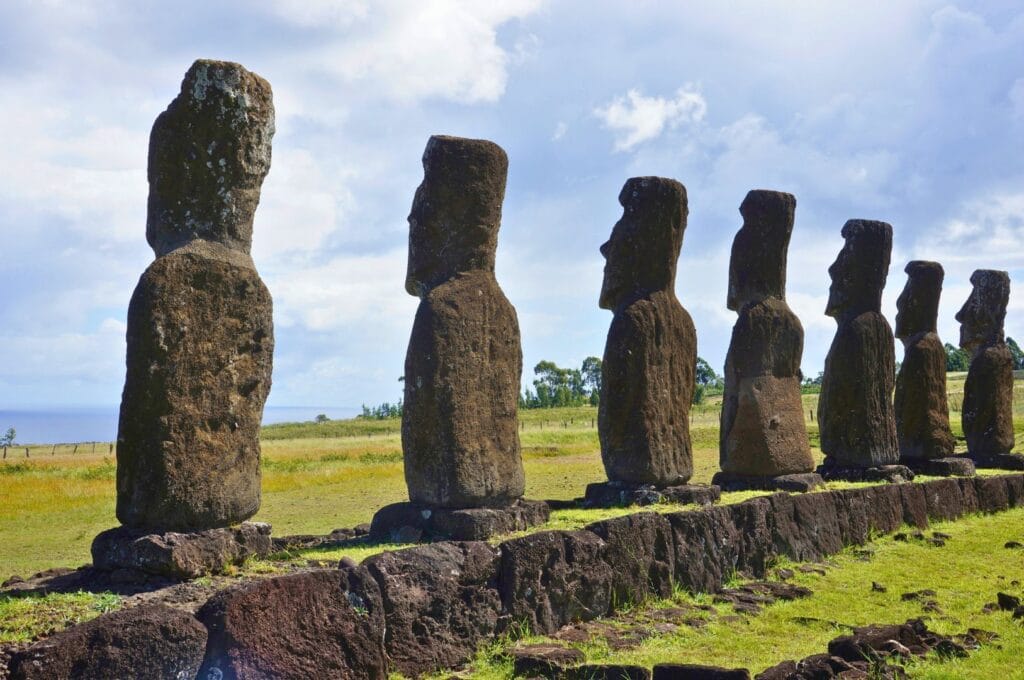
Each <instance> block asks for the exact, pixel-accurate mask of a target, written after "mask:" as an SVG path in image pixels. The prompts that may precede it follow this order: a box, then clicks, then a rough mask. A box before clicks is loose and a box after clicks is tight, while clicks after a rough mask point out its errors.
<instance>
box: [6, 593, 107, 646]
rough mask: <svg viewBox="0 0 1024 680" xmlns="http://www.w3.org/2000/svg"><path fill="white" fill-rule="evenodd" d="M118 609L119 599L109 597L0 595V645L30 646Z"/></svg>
mask: <svg viewBox="0 0 1024 680" xmlns="http://www.w3.org/2000/svg"><path fill="white" fill-rule="evenodd" d="M120 606H121V598H120V597H119V596H117V595H113V594H111V593H84V592H80V593H66V594H63V593H61V594H52V595H41V596H27V597H13V596H10V595H0V644H7V643H11V642H30V641H32V640H35V639H36V638H39V637H43V636H46V635H49V634H51V633H53V632H55V631H58V630H63V629H64V628H67V627H68V626H70V625H72V624H76V623H82V622H84V621H88V620H89V619H94V618H96V617H97V616H99V615H100V614H105V613H106V612H109V611H114V610H115V609H118V608H120Z"/></svg>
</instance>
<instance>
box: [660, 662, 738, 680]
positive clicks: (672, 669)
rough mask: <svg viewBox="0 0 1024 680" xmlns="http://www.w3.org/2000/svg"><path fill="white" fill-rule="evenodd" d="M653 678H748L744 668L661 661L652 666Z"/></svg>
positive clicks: (725, 679)
mask: <svg viewBox="0 0 1024 680" xmlns="http://www.w3.org/2000/svg"><path fill="white" fill-rule="evenodd" d="M654 680H750V671H748V670H747V669H745V668H722V667H720V666H702V665H699V664H673V663H663V664H658V665H657V666H655V667H654Z"/></svg>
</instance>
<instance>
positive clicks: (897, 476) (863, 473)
mask: <svg viewBox="0 0 1024 680" xmlns="http://www.w3.org/2000/svg"><path fill="white" fill-rule="evenodd" d="M818 474H819V475H821V477H822V478H823V479H824V480H825V481H826V482H831V481H838V482H889V483H891V484H899V483H902V482H910V481H913V479H914V471H913V470H911V469H910V468H909V467H907V466H906V465H879V466H877V467H869V468H859V467H839V466H832V465H819V466H818Z"/></svg>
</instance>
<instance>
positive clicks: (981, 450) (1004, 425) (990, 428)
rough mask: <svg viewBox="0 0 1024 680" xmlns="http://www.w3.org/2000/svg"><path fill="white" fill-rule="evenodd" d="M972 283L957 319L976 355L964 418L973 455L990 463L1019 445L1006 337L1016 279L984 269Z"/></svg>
mask: <svg viewBox="0 0 1024 680" xmlns="http://www.w3.org/2000/svg"><path fill="white" fill-rule="evenodd" d="M971 283H972V284H973V285H974V289H973V290H972V291H971V295H970V297H969V298H968V299H967V302H965V303H964V306H963V307H962V308H961V309H960V311H959V312H957V315H956V320H957V321H959V322H960V347H962V348H963V349H965V350H967V351H968V352H970V353H971V367H970V370H969V371H968V373H967V382H966V384H965V385H964V403H963V411H962V419H963V428H964V435H965V436H966V438H967V453H968V455H969V456H970V457H971V458H973V459H974V460H975V461H976V462H987V459H991V458H993V457H997V456H1000V455H1002V454H1007V453H1009V452H1010V449H1012V448H1013V445H1014V435H1013V357H1012V355H1011V354H1010V350H1009V348H1008V347H1007V346H1006V342H1005V338H1004V337H1003V322H1004V321H1005V319H1006V305H1007V303H1008V302H1009V299H1010V275H1009V274H1008V273H1007V272H1004V271H996V270H992V269H978V270H977V271H975V272H974V273H973V274H972V275H971ZM1014 467H1017V466H1014Z"/></svg>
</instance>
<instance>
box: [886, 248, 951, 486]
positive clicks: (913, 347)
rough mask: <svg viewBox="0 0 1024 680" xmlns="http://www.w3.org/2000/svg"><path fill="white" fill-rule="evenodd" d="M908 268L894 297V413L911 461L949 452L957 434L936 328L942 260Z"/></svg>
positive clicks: (901, 442) (905, 457) (903, 450)
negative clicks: (898, 359)
mask: <svg viewBox="0 0 1024 680" xmlns="http://www.w3.org/2000/svg"><path fill="white" fill-rule="evenodd" d="M904 271H906V273H907V285H906V286H905V287H904V289H903V293H901V294H900V297H899V299H898V300H897V301H896V307H897V309H898V310H899V311H898V312H897V314H896V337H897V338H899V339H900V340H902V341H903V363H902V364H901V365H900V373H899V375H898V376H897V377H896V398H895V412H896V435H897V440H898V443H899V449H900V458H901V459H902V462H904V463H907V462H908V461H914V462H917V461H922V460H931V459H936V458H946V457H948V456H951V455H952V454H953V445H954V439H953V433H952V431H951V430H950V428H949V404H948V403H947V400H946V350H945V349H944V348H943V345H942V341H941V340H940V339H939V336H938V334H937V333H936V330H935V328H936V317H937V316H938V313H939V295H940V294H941V293H942V279H943V276H944V273H943V271H942V265H940V264H939V263H938V262H927V261H923V260H914V261H913V262H910V263H908V264H907V266H906V269H905V270H904ZM931 469H932V470H941V469H943V468H942V466H933V467H932V468H931Z"/></svg>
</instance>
